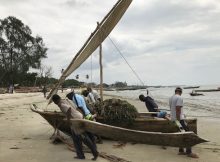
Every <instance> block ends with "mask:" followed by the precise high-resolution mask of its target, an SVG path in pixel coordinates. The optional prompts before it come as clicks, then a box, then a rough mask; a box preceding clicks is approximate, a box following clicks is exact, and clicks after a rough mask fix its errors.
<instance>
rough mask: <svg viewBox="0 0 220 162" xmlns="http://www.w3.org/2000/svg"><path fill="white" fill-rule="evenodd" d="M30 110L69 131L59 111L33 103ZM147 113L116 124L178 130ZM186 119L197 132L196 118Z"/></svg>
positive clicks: (134, 128)
mask: <svg viewBox="0 0 220 162" xmlns="http://www.w3.org/2000/svg"><path fill="white" fill-rule="evenodd" d="M31 110H32V111H33V112H35V113H38V114H40V115H41V116H42V117H43V118H44V119H45V120H46V121H47V122H48V123H49V124H50V125H51V126H52V127H54V129H58V130H60V131H62V132H63V133H65V134H67V135H68V134H70V133H71V132H70V129H69V125H68V123H67V122H66V121H65V120H63V119H64V118H65V116H64V115H63V114H62V113H61V112H52V111H44V110H42V109H40V108H38V107H37V106H36V105H34V104H32V105H31ZM149 115H150V114H149V113H139V116H138V117H137V118H136V119H135V121H134V123H133V124H131V125H125V124H123V123H120V124H118V125H117V126H119V127H123V128H128V129H133V130H140V131H151V132H162V133H173V132H178V131H179V128H178V127H177V126H175V125H174V124H173V123H172V122H170V121H167V120H165V119H161V118H153V117H151V116H149ZM97 121H98V122H100V123H103V124H105V121H104V120H103V118H101V117H98V118H97ZM186 121H187V124H188V126H189V129H190V130H191V131H193V132H194V133H197V119H187V120H186Z"/></svg>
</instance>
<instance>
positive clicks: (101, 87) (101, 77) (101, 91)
mask: <svg viewBox="0 0 220 162" xmlns="http://www.w3.org/2000/svg"><path fill="white" fill-rule="evenodd" d="M97 24H98V27H99V26H100V25H99V22H97ZM99 67H100V84H99V89H100V97H101V102H103V86H102V85H103V71H102V67H103V66H102V44H100V46H99Z"/></svg>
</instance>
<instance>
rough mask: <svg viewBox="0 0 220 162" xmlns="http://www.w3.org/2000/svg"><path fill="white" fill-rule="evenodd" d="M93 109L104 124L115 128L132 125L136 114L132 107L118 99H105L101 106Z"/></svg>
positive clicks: (97, 105) (98, 105)
mask: <svg viewBox="0 0 220 162" xmlns="http://www.w3.org/2000/svg"><path fill="white" fill-rule="evenodd" d="M94 107H95V110H96V112H97V113H98V115H99V116H101V117H103V120H104V123H106V124H110V125H115V126H121V125H130V124H132V123H133V122H134V120H135V118H136V117H137V113H138V112H137V109H136V108H135V107H134V106H133V105H131V104H130V103H128V102H127V101H125V100H120V99H107V100H105V101H103V103H102V105H101V104H100V103H98V104H96V105H94Z"/></svg>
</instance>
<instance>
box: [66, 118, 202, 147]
mask: <svg viewBox="0 0 220 162" xmlns="http://www.w3.org/2000/svg"><path fill="white" fill-rule="evenodd" d="M70 122H71V124H72V126H73V128H74V130H75V132H76V133H79V134H81V133H83V132H86V131H88V132H91V133H94V134H97V135H100V136H103V137H106V138H110V139H113V140H119V141H126V142H136V143H143V144H150V145H162V146H172V147H191V146H194V145H196V144H199V143H202V142H206V140H204V139H201V138H200V137H198V136H197V135H196V134H195V133H194V132H177V133H161V132H147V131H137V130H131V129H126V128H121V127H115V126H110V125H107V124H102V123H98V122H94V121H89V120H83V119H76V120H71V121H70Z"/></svg>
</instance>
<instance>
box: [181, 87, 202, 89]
mask: <svg viewBox="0 0 220 162" xmlns="http://www.w3.org/2000/svg"><path fill="white" fill-rule="evenodd" d="M199 87H200V86H189V87H183V89H194V88H199Z"/></svg>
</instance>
